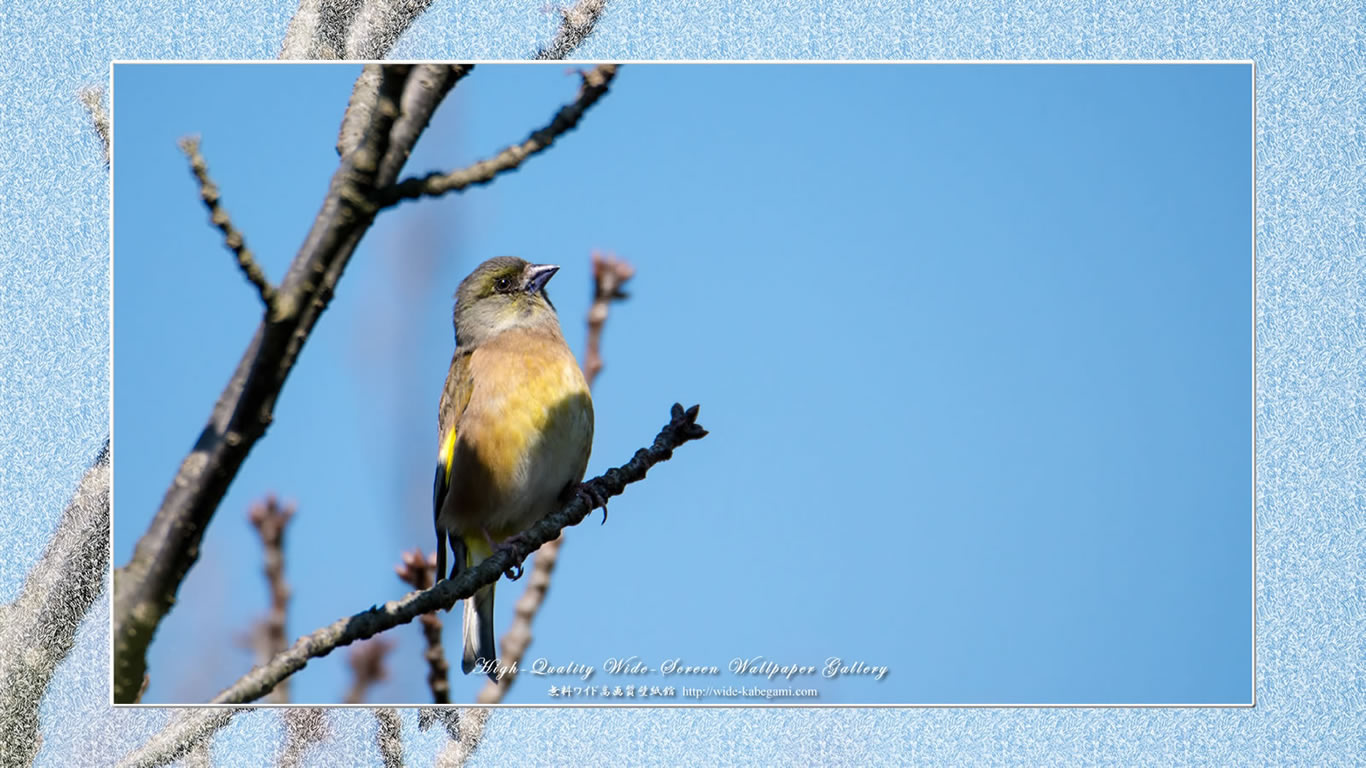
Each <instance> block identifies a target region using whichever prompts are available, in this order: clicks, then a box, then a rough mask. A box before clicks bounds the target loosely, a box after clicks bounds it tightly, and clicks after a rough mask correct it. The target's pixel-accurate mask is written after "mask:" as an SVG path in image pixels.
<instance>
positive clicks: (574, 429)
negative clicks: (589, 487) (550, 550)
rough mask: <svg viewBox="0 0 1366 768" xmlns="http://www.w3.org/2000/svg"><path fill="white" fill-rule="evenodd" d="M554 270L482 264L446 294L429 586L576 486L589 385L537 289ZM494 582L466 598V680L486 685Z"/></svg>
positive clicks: (492, 656) (506, 262)
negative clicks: (480, 677) (446, 363)
mask: <svg viewBox="0 0 1366 768" xmlns="http://www.w3.org/2000/svg"><path fill="white" fill-rule="evenodd" d="M558 269H559V267H557V266H554V265H551V264H531V263H529V262H527V261H524V260H522V259H518V258H513V257H508V256H504V257H499V258H494V259H489V260H488V261H486V262H484V263H483V264H480V265H479V266H478V267H476V268H475V269H474V271H473V272H471V273H470V274H469V276H468V277H466V278H465V279H464V280H463V281H461V283H460V287H459V288H458V289H457V290H456V294H455V313H454V314H455V316H454V322H455V344H456V346H455V355H454V357H452V359H451V370H450V374H449V375H448V376H447V377H446V387H445V389H444V390H443V391H442V393H441V405H440V407H439V408H438V412H437V422H438V429H439V434H440V443H439V448H438V450H437V465H436V482H435V488H434V492H433V507H434V512H435V518H436V544H437V561H436V562H437V565H436V567H437V578H438V579H439V578H444V577H445V575H446V544H447V541H449V543H450V547H451V552H452V554H453V555H454V558H453V560H454V562H453V563H452V566H451V571H450V577H452V578H453V577H455V576H456V575H457V574H458V573H460V572H461V571H462V570H464V569H466V568H472V567H474V566H475V565H478V564H479V563H480V562H481V561H483V560H484V559H485V558H487V557H489V556H490V555H491V554H492V553H493V551H494V550H495V549H496V548H497V547H498V546H500V544H501V543H505V542H506V540H507V539H509V538H511V537H514V536H516V535H518V534H520V533H522V532H523V531H525V530H526V529H527V528H530V527H531V526H532V525H534V524H535V523H537V522H538V521H540V520H541V518H543V517H545V516H546V515H548V514H549V513H551V512H553V511H555V510H556V509H557V508H559V506H560V505H561V503H562V502H564V501H567V500H568V499H569V498H570V497H572V495H573V494H574V493H575V492H576V491H577V490H578V489H579V484H580V483H581V482H582V480H583V473H584V470H585V469H586V468H587V467H588V454H589V451H590V450H591V448H592V444H593V401H592V398H591V397H590V396H589V392H588V384H587V382H586V381H585V380H584V377H583V372H582V371H581V370H580V368H579V364H578V362H577V361H576V360H575V359H574V354H573V353H572V352H570V350H569V345H568V344H566V343H565V340H564V335H563V334H562V333H561V332H560V322H559V319H558V318H557V317H556V315H555V307H554V306H553V305H552V304H551V303H550V297H549V295H547V293H546V290H545V286H546V282H547V281H549V280H550V278H551V277H552V276H553V275H554V274H555V272H556V271H557V270H558ZM493 592H494V585H493V584H490V585H488V586H486V587H483V588H481V589H480V590H479V591H478V592H476V593H475V595H474V596H473V597H472V598H469V599H466V600H465V612H464V613H465V617H464V618H465V621H464V632H463V638H464V654H463V656H462V659H461V669H463V670H464V672H465V674H469V672H470V670H472V669H474V668H475V667H476V666H482V667H483V669H484V670H485V671H486V672H487V673H488V674H489V676H490V677H495V664H496V660H497V653H496V651H495V649H494V639H493Z"/></svg>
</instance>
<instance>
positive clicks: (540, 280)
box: [455, 256, 560, 346]
mask: <svg viewBox="0 0 1366 768" xmlns="http://www.w3.org/2000/svg"><path fill="white" fill-rule="evenodd" d="M558 270H559V267H557V266H555V265H554V264H532V263H531V262H528V261H525V260H523V259H519V258H516V257H514V256H499V257H497V258H493V259H489V260H488V261H486V262H484V263H483V264H480V265H479V266H477V267H475V268H474V271H473V272H471V273H470V274H469V277H466V278H465V279H464V280H462V281H460V287H459V288H457V289H456V291H455V339H456V343H457V344H459V345H461V346H478V345H479V344H481V343H483V342H484V341H485V340H487V339H489V338H492V337H493V336H496V335H498V334H499V333H502V332H503V331H509V330H514V329H538V328H540V329H547V330H553V331H554V332H555V333H559V332H560V322H559V320H558V319H557V318H556V316H555V306H554V305H553V304H551V303H550V296H549V295H548V294H546V291H545V284H546V283H547V282H549V281H550V278H551V277H552V276H553V275H554V274H555V273H556V272H557V271H558Z"/></svg>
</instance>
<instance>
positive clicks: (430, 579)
mask: <svg viewBox="0 0 1366 768" xmlns="http://www.w3.org/2000/svg"><path fill="white" fill-rule="evenodd" d="M394 571H395V572H396V573H397V574H398V577H399V578H400V579H402V580H403V582H404V583H406V584H408V585H409V586H411V587H412V588H413V589H417V590H423V589H430V588H431V586H432V585H433V584H435V583H436V555H435V554H433V555H432V556H431V557H426V556H424V555H423V554H422V550H421V549H417V550H414V551H412V552H404V553H403V564H402V565H400V566H397V567H395V568H394ZM419 621H420V622H421V623H422V635H423V638H424V639H425V640H426V641H427V648H426V650H425V651H423V653H422V656H423V658H425V659H426V660H427V686H428V687H429V688H431V689H432V702H433V703H434V704H450V703H451V682H450V675H449V673H450V668H451V667H450V664H449V663H448V662H447V661H446V651H445V648H444V647H443V646H442V644H441V630H442V625H441V617H440V616H439V615H438V614H437V613H435V612H432V613H424V614H422V616H420V617H419Z"/></svg>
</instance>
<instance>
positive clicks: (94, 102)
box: [77, 85, 109, 166]
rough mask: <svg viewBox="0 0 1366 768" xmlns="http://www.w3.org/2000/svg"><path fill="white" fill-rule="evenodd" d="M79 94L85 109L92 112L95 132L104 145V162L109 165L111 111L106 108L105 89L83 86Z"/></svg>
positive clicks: (91, 116) (91, 117) (91, 118)
mask: <svg viewBox="0 0 1366 768" xmlns="http://www.w3.org/2000/svg"><path fill="white" fill-rule="evenodd" d="M77 96H78V97H79V98H80V100H81V104H82V105H84V106H85V111H86V112H88V113H90V121H91V122H93V123H94V124H95V133H97V134H99V136H100V144H102V145H103V146H104V164H105V165H106V166H108V165H109V111H108V110H106V109H105V108H104V89H103V88H101V87H99V86H97V85H96V86H88V87H86V88H82V89H81V90H80V92H79V93H78V94H77Z"/></svg>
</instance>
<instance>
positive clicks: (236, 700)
mask: <svg viewBox="0 0 1366 768" xmlns="http://www.w3.org/2000/svg"><path fill="white" fill-rule="evenodd" d="M697 411H698V406H695V405H694V406H693V407H692V408H689V409H687V410H684V408H683V406H681V405H677V404H675V405H674V406H673V409H672V412H671V414H670V420H669V423H668V424H666V425H665V426H664V428H663V429H661V430H660V432H659V434H658V435H657V436H656V437H655V439H654V443H653V444H651V445H650V447H648V448H641V449H640V450H638V451H636V454H635V456H633V457H631V460H630V461H628V462H627V463H625V464H623V465H622V466H620V467H616V468H613V469H609V470H607V471H606V472H604V473H603V474H602V475H600V476H598V477H595V478H593V479H592V480H588V481H587V482H585V483H584V485H585V486H588V489H587V490H588V491H589V493H591V494H594V495H596V496H597V497H599V498H601V499H603V500H606V499H608V498H611V497H612V496H619V495H621V493H622V492H624V491H625V489H626V486H627V485H629V484H631V483H634V482H638V481H640V480H642V479H644V478H645V474H646V473H647V472H648V471H649V470H650V468H651V467H653V466H654V465H656V464H658V463H660V462H662V461H667V460H668V459H669V458H671V457H672V456H673V452H674V449H675V448H678V447H679V446H681V445H683V444H684V443H687V442H688V441H690V440H698V439H700V438H702V437H704V436H706V434H707V431H706V430H705V429H703V428H702V427H701V426H700V425H699V424H697ZM584 496H585V495H575V496H574V497H573V498H572V499H570V501H569V502H568V503H566V504H565V506H564V507H562V508H561V509H559V510H558V511H556V512H553V513H551V514H550V515H547V516H546V517H545V519H543V520H541V521H540V522H539V523H537V524H536V525H534V526H532V527H531V528H529V529H527V530H526V531H525V532H524V533H522V534H521V535H520V536H518V537H516V538H515V539H513V540H512V541H510V542H509V543H508V545H507V546H506V547H500V548H499V549H498V550H496V551H495V552H494V553H493V554H492V555H491V556H489V557H488V558H487V559H486V560H484V561H483V562H481V563H480V564H479V565H477V566H475V567H474V568H470V569H468V570H466V571H464V572H462V573H461V574H460V575H458V576H456V577H455V578H453V579H444V580H442V581H441V582H439V583H437V585H436V586H435V587H432V588H431V589H428V590H425V591H421V592H412V593H409V594H408V595H406V596H404V597H403V598H401V599H399V600H393V601H390V602H387V603H385V604H384V605H382V606H375V607H373V608H371V609H369V610H367V611H362V612H361V613H358V614H356V615H354V616H349V617H346V618H342V619H338V620H337V621H334V622H332V623H331V624H329V625H327V626H325V627H323V628H321V629H318V630H315V631H314V632H312V633H311V634H308V635H305V636H303V637H301V638H299V639H298V640H296V641H295V642H294V645H293V646H291V647H290V648H289V650H287V651H285V652H284V653H281V654H278V655H277V656H276V657H275V658H273V659H271V660H270V662H269V663H267V664H265V665H263V666H258V667H256V668H254V669H252V671H250V672H248V673H247V674H246V675H244V676H243V677H242V678H241V679H240V680H238V681H237V682H236V683H233V684H232V685H231V686H229V687H228V688H227V689H225V690H224V691H223V692H222V693H220V694H218V695H217V696H216V697H214V699H213V701H212V702H211V703H214V704H242V703H245V702H249V701H255V700H256V699H259V698H260V697H262V696H264V695H265V694H266V693H267V692H269V691H270V689H271V688H274V687H275V686H276V685H277V684H278V683H279V682H280V681H281V680H284V679H285V678H287V677H289V676H290V675H292V674H294V673H295V672H297V671H299V670H300V669H303V667H304V665H306V664H307V663H308V660H309V659H313V658H317V657H320V656H325V655H327V654H328V653H331V652H332V651H333V649H335V648H337V647H339V646H343V645H349V644H351V643H353V642H355V641H357V640H365V639H367V638H370V637H374V636H375V635H377V634H379V633H380V632H383V631H384V630H386V629H391V628H393V627H396V626H398V625H400V624H406V623H408V622H410V621H412V620H413V619H415V618H417V617H418V616H421V615H422V614H424V613H430V612H432V611H435V610H447V611H448V610H450V609H451V607H452V606H454V605H455V603H456V602H457V601H459V600H463V599H465V598H468V597H470V596H472V595H473V594H474V593H475V591H476V590H477V589H479V588H480V587H482V586H485V585H487V584H492V583H494V582H495V581H497V580H498V577H499V576H500V575H501V574H502V573H504V572H512V571H513V569H514V568H520V564H521V562H522V561H523V560H525V559H526V557H527V555H529V554H531V553H532V552H535V551H536V550H537V549H538V548H540V546H541V545H542V544H544V543H546V542H547V541H550V540H551V539H554V538H555V537H556V536H558V535H559V534H560V531H562V530H564V529H565V528H566V527H568V526H571V525H578V524H579V523H580V522H582V521H583V519H584V518H586V517H587V516H588V513H589V512H591V511H592V510H593V506H592V505H591V504H590V503H589V501H588V500H587V499H586V498H585V497H584Z"/></svg>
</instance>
